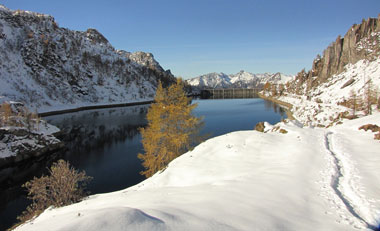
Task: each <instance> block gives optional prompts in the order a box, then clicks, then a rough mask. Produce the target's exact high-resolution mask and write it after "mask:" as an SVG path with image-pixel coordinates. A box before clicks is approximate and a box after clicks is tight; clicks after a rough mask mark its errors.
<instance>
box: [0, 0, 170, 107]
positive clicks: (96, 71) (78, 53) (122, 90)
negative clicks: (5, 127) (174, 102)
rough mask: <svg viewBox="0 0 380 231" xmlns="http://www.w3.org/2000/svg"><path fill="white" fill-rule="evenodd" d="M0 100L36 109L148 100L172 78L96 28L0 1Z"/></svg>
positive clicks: (153, 62)
mask: <svg viewBox="0 0 380 231" xmlns="http://www.w3.org/2000/svg"><path fill="white" fill-rule="evenodd" d="M0 49H1V51H2V52H1V53H0V63H1V65H0V76H1V78H0V101H5V100H8V101H9V100H14V101H22V102H24V103H25V104H26V105H27V106H29V107H32V108H34V109H37V110H39V111H49V110H55V109H63V108H73V107H77V106H83V105H95V104H111V103H125V102H131V101H141V100H150V99H152V97H153V96H154V93H155V90H156V86H157V83H158V81H159V80H160V81H161V82H163V83H164V85H165V84H169V83H171V82H173V81H174V77H173V75H172V74H171V73H170V71H165V70H164V69H163V68H162V67H161V66H160V65H159V63H158V62H157V61H156V60H155V59H154V57H153V55H152V54H150V53H144V52H136V53H130V52H127V51H121V50H116V49H114V48H113V47H112V45H111V44H110V43H109V42H108V40H107V39H106V38H105V37H104V36H103V35H102V34H101V33H99V32H98V31H97V30H96V29H88V30H87V31H73V30H69V29H66V28H61V27H59V26H58V24H57V23H56V21H55V20H54V18H53V17H52V16H49V15H44V14H38V13H32V12H28V11H12V10H9V9H7V8H5V7H4V6H1V5H0Z"/></svg>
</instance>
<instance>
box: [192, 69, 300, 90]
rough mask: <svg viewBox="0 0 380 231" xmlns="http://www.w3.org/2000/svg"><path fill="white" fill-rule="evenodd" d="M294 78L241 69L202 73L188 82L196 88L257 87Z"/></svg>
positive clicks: (280, 74)
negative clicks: (229, 73) (228, 73)
mask: <svg viewBox="0 0 380 231" xmlns="http://www.w3.org/2000/svg"><path fill="white" fill-rule="evenodd" d="M292 78H293V76H290V75H284V74H282V73H276V74H271V73H264V74H252V73H250V72H246V71H243V70H242V71H240V72H238V73H236V74H231V75H226V74H224V73H210V74H206V75H201V76H198V77H195V78H192V79H188V80H186V82H187V83H188V84H189V85H191V86H193V87H196V88H255V87H262V86H263V85H264V84H265V83H266V82H267V81H270V82H272V83H285V82H286V81H289V80H291V79H292Z"/></svg>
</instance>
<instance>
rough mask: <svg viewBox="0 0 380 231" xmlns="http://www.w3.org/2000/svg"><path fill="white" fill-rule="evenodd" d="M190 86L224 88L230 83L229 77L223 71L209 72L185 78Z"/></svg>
mask: <svg viewBox="0 0 380 231" xmlns="http://www.w3.org/2000/svg"><path fill="white" fill-rule="evenodd" d="M187 83H188V84H190V85H191V86H199V87H211V88H226V87H228V86H230V85H231V79H230V77H229V76H228V75H226V74H224V73H216V72H214V73H209V74H205V75H201V76H199V77H196V78H192V79H189V80H187Z"/></svg>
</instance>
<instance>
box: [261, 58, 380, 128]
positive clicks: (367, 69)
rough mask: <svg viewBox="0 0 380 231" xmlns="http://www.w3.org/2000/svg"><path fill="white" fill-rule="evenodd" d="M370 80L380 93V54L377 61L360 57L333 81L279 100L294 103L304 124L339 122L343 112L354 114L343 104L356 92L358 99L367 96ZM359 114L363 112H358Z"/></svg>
mask: <svg viewBox="0 0 380 231" xmlns="http://www.w3.org/2000/svg"><path fill="white" fill-rule="evenodd" d="M369 79H371V81H372V85H373V86H374V90H375V91H377V92H378V93H379V92H380V89H379V86H380V58H379V57H378V58H377V59H375V60H373V61H368V60H360V61H358V62H357V63H355V64H349V65H347V66H346V67H345V71H344V72H342V73H340V74H338V75H334V76H332V77H331V78H330V79H329V81H327V82H325V83H323V84H321V85H320V86H318V87H316V88H315V89H312V90H311V91H310V92H308V93H305V94H304V95H294V94H285V95H283V96H280V97H278V99H279V100H281V101H284V102H287V103H290V104H292V105H294V107H293V108H292V110H291V111H292V113H293V116H294V117H295V118H296V119H297V120H298V121H300V122H301V123H303V124H305V125H309V126H318V125H322V126H331V125H333V124H336V122H337V120H336V119H337V118H338V116H339V114H340V113H342V112H346V111H347V112H349V113H352V111H351V109H349V108H347V107H344V106H341V105H339V104H340V103H342V102H344V101H345V100H346V101H347V100H349V98H350V94H351V92H352V91H353V92H355V93H356V95H357V98H358V99H359V98H361V99H363V98H364V93H365V89H366V83H367V81H368V80H369ZM350 80H354V82H353V83H352V84H351V85H349V86H347V87H344V88H343V86H344V84H345V83H347V82H348V81H350ZM267 94H268V93H267ZM308 98H309V99H308ZM358 114H359V115H362V114H363V113H362V112H358ZM339 121H340V120H339Z"/></svg>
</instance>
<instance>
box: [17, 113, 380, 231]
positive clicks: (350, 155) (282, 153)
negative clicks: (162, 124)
mask: <svg viewBox="0 0 380 231" xmlns="http://www.w3.org/2000/svg"><path fill="white" fill-rule="evenodd" d="M367 123H377V124H380V113H379V112H376V113H375V114H374V115H372V116H367V117H363V118H360V119H356V120H352V121H348V120H345V121H344V123H343V124H341V125H337V126H334V127H331V128H328V129H326V128H311V127H304V128H302V127H301V126H299V124H298V123H296V122H288V123H284V122H282V123H279V124H277V125H276V126H280V127H281V128H283V129H285V130H287V131H288V133H287V134H281V133H278V132H274V131H270V130H268V129H267V130H268V131H267V132H266V133H260V132H257V131H240V132H234V133H229V134H226V135H223V136H219V137H216V138H213V139H210V140H207V141H206V142H204V143H202V144H200V145H199V146H197V147H196V148H195V149H194V150H193V151H190V152H188V153H186V154H184V155H182V156H180V157H179V158H177V159H175V160H174V161H172V162H171V163H170V164H169V167H168V168H167V169H166V170H165V171H163V172H160V173H157V174H155V175H154V176H153V177H151V178H149V179H147V180H145V181H143V182H141V183H140V184H138V185H135V186H133V187H130V188H127V189H125V190H121V191H117V192H112V193H106V194H98V195H93V196H90V197H89V198H87V199H85V200H84V201H82V202H80V203H77V204H73V205H70V206H66V207H62V208H56V209H53V208H50V209H48V210H46V211H45V212H44V213H43V214H42V215H40V216H39V217H37V218H35V219H34V220H32V221H30V222H28V223H26V224H24V225H22V226H20V227H18V228H17V229H16V230H125V229H131V230H252V229H256V230H369V229H368V228H367V225H366V224H365V222H367V223H368V224H369V225H372V226H375V225H377V221H378V219H379V218H380V196H379V194H378V192H379V189H380V186H379V185H378V182H379V180H380V172H379V171H377V166H379V164H380V157H379V156H378V155H375V154H378V153H376V150H379V149H380V142H378V141H376V140H374V139H373V134H370V132H365V131H363V130H358V127H359V126H361V125H363V124H367ZM265 125H266V126H268V127H270V126H269V124H268V123H265ZM326 140H329V142H331V143H329V144H326ZM377 152H378V151H377ZM332 153H334V154H335V155H336V157H337V158H338V160H339V161H338V163H339V165H340V166H341V171H342V177H341V178H339V185H338V187H337V188H338V189H339V190H340V191H341V192H342V195H343V198H344V200H347V201H348V203H349V205H350V206H352V207H353V208H354V210H355V212H356V213H357V214H359V216H360V218H361V219H363V220H364V221H362V220H361V219H358V218H356V217H355V216H354V215H352V213H350V211H349V210H348V209H347V207H346V205H345V204H344V203H343V202H342V199H341V198H340V197H339V196H337V193H336V192H335V191H334V189H333V186H332V185H331V182H332V181H333V178H334V176H336V174H337V166H336V163H335V162H334V158H333V154H332Z"/></svg>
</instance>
